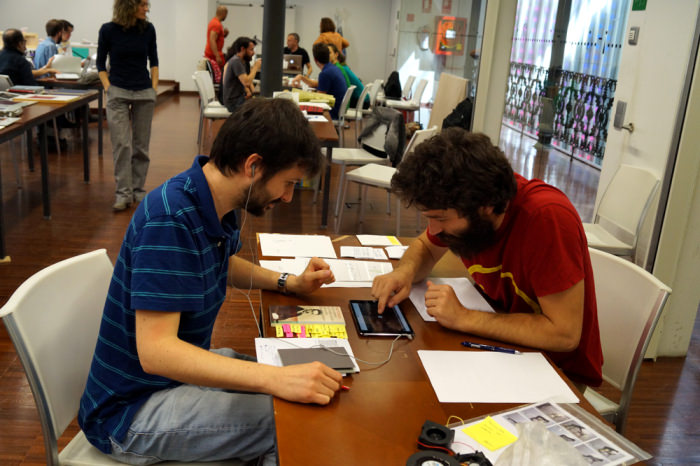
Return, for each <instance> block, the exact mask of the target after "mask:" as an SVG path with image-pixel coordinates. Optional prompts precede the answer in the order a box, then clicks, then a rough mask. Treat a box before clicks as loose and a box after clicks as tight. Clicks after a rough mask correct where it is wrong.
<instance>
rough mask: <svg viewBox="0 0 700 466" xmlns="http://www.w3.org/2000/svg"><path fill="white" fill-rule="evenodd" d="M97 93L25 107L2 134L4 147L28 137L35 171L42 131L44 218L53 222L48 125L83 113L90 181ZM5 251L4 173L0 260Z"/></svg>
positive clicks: (86, 175)
mask: <svg viewBox="0 0 700 466" xmlns="http://www.w3.org/2000/svg"><path fill="white" fill-rule="evenodd" d="M99 94H100V93H98V92H97V91H94V90H93V91H87V92H86V93H85V94H83V95H81V96H79V97H78V98H76V99H75V100H73V101H71V102H68V103H65V104H43V103H37V104H34V105H29V106H27V107H24V110H23V112H22V116H21V117H20V120H19V121H17V122H15V123H13V124H11V125H10V126H7V127H5V128H4V129H2V130H0V144H1V143H3V142H5V141H9V140H10V139H13V138H15V137H17V136H20V135H22V134H25V133H26V134H27V151H28V153H27V159H28V163H29V168H30V170H33V169H34V158H33V155H32V145H33V143H32V129H34V128H38V129H39V155H40V160H41V192H42V203H43V206H44V217H45V218H47V219H48V218H51V197H50V191H49V165H48V154H47V152H48V151H47V144H46V123H47V122H50V121H51V120H53V119H54V118H55V117H56V116H58V115H62V114H64V113H66V112H70V111H73V110H78V109H80V108H82V109H83V112H84V115H83V116H84V118H83V124H82V133H83V134H82V145H83V180H84V181H85V182H86V183H87V182H88V181H90V146H89V144H88V116H89V112H90V106H89V105H90V102H92V101H93V100H96V99H97V98H98V95H99ZM6 255H7V253H6V250H5V222H4V218H3V201H2V173H0V260H2V259H4V258H5V257H6Z"/></svg>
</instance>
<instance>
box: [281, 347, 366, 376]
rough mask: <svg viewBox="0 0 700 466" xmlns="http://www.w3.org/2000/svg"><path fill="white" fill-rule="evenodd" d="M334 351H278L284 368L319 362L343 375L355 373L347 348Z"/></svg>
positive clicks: (296, 349) (302, 349)
mask: <svg viewBox="0 0 700 466" xmlns="http://www.w3.org/2000/svg"><path fill="white" fill-rule="evenodd" d="M332 350H333V351H330V350H329V349H325V348H284V349H278V350H277V351H278V352H279V355H280V359H281V360H282V365H284V366H291V365H293V364H306V363H309V362H313V361H319V362H322V363H323V364H325V365H326V366H328V367H330V368H333V369H335V370H337V371H338V372H340V373H341V374H347V373H350V372H354V366H353V364H352V358H351V357H350V356H349V355H348V353H347V351H345V348H342V347H336V346H334V347H333V348H332ZM336 353H338V354H336Z"/></svg>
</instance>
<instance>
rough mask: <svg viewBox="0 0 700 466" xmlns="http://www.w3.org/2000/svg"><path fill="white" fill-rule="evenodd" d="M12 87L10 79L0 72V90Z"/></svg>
mask: <svg viewBox="0 0 700 466" xmlns="http://www.w3.org/2000/svg"><path fill="white" fill-rule="evenodd" d="M11 87H12V79H10V77H9V76H8V75H6V74H0V91H6V90H8V89H9V88H11Z"/></svg>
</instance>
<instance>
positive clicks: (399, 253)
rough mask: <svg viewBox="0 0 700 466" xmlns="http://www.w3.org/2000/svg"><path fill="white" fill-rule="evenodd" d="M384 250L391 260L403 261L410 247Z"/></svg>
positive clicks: (392, 247) (393, 247) (389, 247)
mask: <svg viewBox="0 0 700 466" xmlns="http://www.w3.org/2000/svg"><path fill="white" fill-rule="evenodd" d="M384 249H386V253H387V254H389V259H401V258H402V257H403V253H404V252H406V249H408V246H387V247H385V248H384Z"/></svg>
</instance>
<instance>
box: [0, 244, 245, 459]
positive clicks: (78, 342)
mask: <svg viewBox="0 0 700 466" xmlns="http://www.w3.org/2000/svg"><path fill="white" fill-rule="evenodd" d="M111 277H112V263H111V262H110V261H109V257H107V252H106V251H105V250H104V249H99V250H97V251H92V252H89V253H87V254H82V255H80V256H76V257H73V258H70V259H66V260H64V261H61V262H59V263H57V264H54V265H51V266H49V267H47V268H45V269H43V270H40V271H39V272H37V273H36V274H34V275H32V276H31V277H29V278H28V279H27V280H26V281H25V282H24V283H22V285H20V287H19V288H17V290H16V291H15V292H14V293H13V294H12V296H11V297H10V299H9V301H7V304H5V306H3V307H2V309H0V317H2V319H3V321H4V323H5V326H6V327H7V331H8V333H9V335H10V339H11V340H12V343H13V344H14V346H15V349H16V350H17V355H18V356H19V359H20V361H21V362H22V366H23V367H24V370H25V372H26V374H27V379H28V381H29V385H30V387H31V389H32V394H33V395H34V401H35V402H36V406H37V410H38V411H39V418H40V421H41V429H42V432H43V435H44V445H45V447H46V464H47V465H50V466H58V465H76V466H77V465H81V466H82V465H84V466H88V465H90V466H95V465H106V466H116V465H123V463H120V462H117V461H116V460H113V459H112V458H110V457H109V456H107V455H105V454H103V453H102V452H100V451H99V450H98V449H97V448H95V447H93V446H92V445H91V444H90V443H89V442H88V441H87V439H86V438H85V434H83V432H82V431H81V432H79V433H78V435H76V436H75V437H74V438H73V439H72V440H71V441H70V443H69V444H68V445H67V446H66V447H65V448H64V449H63V450H62V451H61V453H60V454H59V453H58V445H57V440H58V438H59V437H60V436H61V435H62V434H63V432H64V431H65V430H66V428H67V427H68V425H69V424H70V423H71V422H72V421H73V419H75V416H76V414H77V413H78V408H79V404H80V397H81V396H82V393H83V390H84V389H85V381H86V380H87V377H88V373H89V371H90V364H91V362H92V355H93V352H94V350H95V342H96V341H97V334H98V332H99V327H100V323H101V322H102V308H103V307H104V303H105V299H106V297H107V289H108V287H109V283H110V280H111ZM159 464H163V465H168V464H169V465H176V464H183V463H175V462H167V463H159ZM187 464H193V463H187ZM199 464H201V465H207V466H212V465H215V464H216V463H199ZM218 464H220V465H223V464H229V465H231V464H240V463H237V462H228V463H218Z"/></svg>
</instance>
